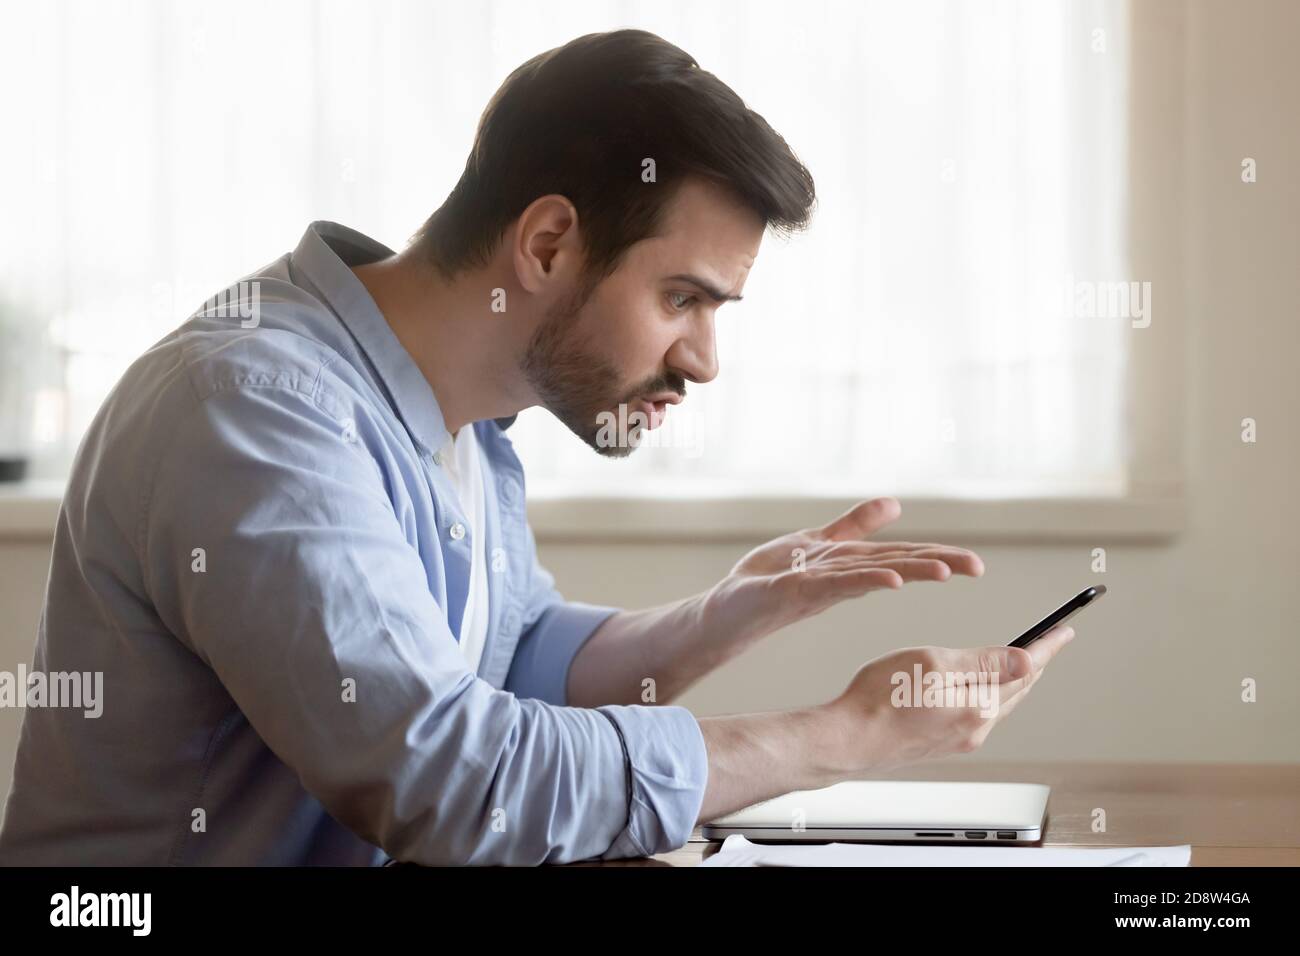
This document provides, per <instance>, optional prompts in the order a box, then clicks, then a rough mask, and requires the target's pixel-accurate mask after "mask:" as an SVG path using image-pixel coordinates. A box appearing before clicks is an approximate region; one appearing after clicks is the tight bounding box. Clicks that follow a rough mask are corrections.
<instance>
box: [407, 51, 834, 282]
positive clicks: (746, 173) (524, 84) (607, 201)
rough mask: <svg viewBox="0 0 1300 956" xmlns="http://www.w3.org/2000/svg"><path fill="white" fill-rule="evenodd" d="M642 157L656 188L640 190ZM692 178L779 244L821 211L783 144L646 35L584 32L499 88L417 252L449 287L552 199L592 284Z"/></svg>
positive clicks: (684, 59) (723, 89) (688, 60)
mask: <svg viewBox="0 0 1300 956" xmlns="http://www.w3.org/2000/svg"><path fill="white" fill-rule="evenodd" d="M646 158H652V159H654V161H655V179H656V181H655V182H654V183H646V182H643V181H642V161H643V160H644V159H646ZM689 175H699V176H704V177H708V178H710V179H712V180H714V181H715V182H719V183H721V184H723V185H725V186H727V187H728V188H730V189H731V190H732V192H733V194H734V195H735V196H736V197H737V198H738V199H739V200H740V201H741V202H743V203H744V204H746V205H747V206H749V207H750V208H751V209H753V210H754V211H755V212H756V213H757V214H758V215H759V216H761V217H762V219H763V222H764V225H765V227H769V228H772V229H773V231H775V232H777V233H781V234H789V233H793V232H795V231H798V230H801V229H804V228H805V227H806V226H807V225H808V221H809V219H810V218H811V215H812V207H813V205H814V203H815V201H816V196H815V191H814V186H813V180H812V176H811V175H810V174H809V172H808V170H807V169H806V168H805V167H804V165H803V164H802V163H801V162H799V160H798V159H797V158H796V157H795V155H794V153H793V152H792V151H791V149H790V147H789V146H788V145H787V144H786V142H785V140H784V139H782V138H781V136H780V135H779V134H778V133H776V132H775V131H774V130H773V129H772V127H770V126H769V125H768V124H767V121H766V120H764V119H763V117H761V116H759V115H758V114H757V113H755V112H754V111H753V110H751V109H749V108H748V107H747V106H746V105H745V103H744V101H743V100H741V98H740V97H739V96H737V95H736V94H735V92H733V91H732V90H731V89H730V88H729V87H728V86H727V85H726V84H725V83H723V82H722V81H721V80H719V79H718V78H717V77H716V76H714V75H713V74H712V73H709V72H707V71H705V70H702V69H700V68H699V64H697V63H696V62H695V59H694V58H693V57H692V56H690V54H688V53H686V52H685V51H684V50H681V49H679V48H678V47H676V46H674V45H673V44H671V43H669V42H667V41H666V40H664V39H662V38H660V37H658V36H655V35H654V34H653V33H648V32H646V31H644V30H615V31H613V32H609V33H591V34H588V35H586V36H582V37H578V38H577V39H576V40H572V41H570V42H569V43H566V44H565V45H564V46H561V47H556V48H555V49H553V50H549V51H547V52H546V53H542V54H540V55H538V56H535V57H533V58H532V59H531V60H529V61H528V62H527V63H525V64H523V65H522V66H520V67H519V68H518V69H516V70H515V71H514V72H513V73H511V74H510V76H509V77H507V78H506V81H505V82H504V83H502V84H501V88H500V89H498V90H497V92H496V94H495V95H494V96H493V97H492V100H491V101H490V102H489V103H488V105H487V108H486V109H485V110H484V111H483V115H482V117H481V118H480V120H479V125H478V132H477V134H476V136H475V138H474V147H473V149H472V150H471V151H470V155H469V159H468V161H467V162H466V163H465V171H464V173H462V174H461V177H460V181H459V182H458V183H457V184H456V187H455V188H454V189H453V190H452V191H451V195H449V196H448V197H447V200H446V202H444V203H443V204H442V206H441V208H439V209H438V211H437V212H435V213H434V214H433V215H432V216H430V217H429V219H428V220H427V221H426V222H425V223H424V225H423V226H422V227H421V228H420V230H419V232H417V233H416V234H415V236H414V237H413V239H412V241H413V242H414V243H415V246H416V248H417V249H419V250H420V251H421V252H422V253H423V254H424V256H425V258H426V259H427V260H428V261H429V262H430V263H431V264H432V265H433V266H434V267H435V268H437V269H438V270H439V272H441V273H442V275H443V276H444V277H446V278H447V279H450V278H452V277H454V276H455V275H456V274H457V273H459V272H460V271H462V270H464V269H466V268H471V267H475V266H483V265H485V264H486V263H487V262H488V261H489V259H490V258H491V256H492V253H493V251H494V250H495V248H496V246H497V243H498V242H499V241H500V239H501V237H502V235H503V234H504V232H505V230H506V228H507V227H508V226H509V225H510V223H512V222H513V221H514V220H515V219H516V218H518V216H519V215H520V213H522V212H523V211H524V209H525V208H526V207H527V206H528V204H529V203H531V202H532V201H533V200H534V199H536V198H537V197H539V196H545V195H548V194H551V193H558V194H560V195H562V196H565V197H567V198H568V199H569V201H570V202H572V203H573V205H574V207H575V208H576V209H577V212H578V223H579V228H580V229H581V232H582V236H583V239H584V241H585V247H586V249H585V251H586V263H585V269H584V276H585V278H586V280H587V282H590V283H592V284H595V283H599V281H600V280H601V279H603V278H605V277H606V276H608V275H609V274H610V273H612V272H613V271H614V270H615V269H616V268H617V267H618V264H619V262H620V261H621V259H622V256H623V253H624V252H625V251H626V250H627V249H628V247H629V246H631V245H633V244H634V243H636V242H638V241H640V240H642V239H646V238H649V237H651V236H653V235H655V234H656V232H657V231H658V229H659V227H660V223H661V218H662V213H663V210H664V208H665V206H666V204H667V203H668V201H669V200H670V199H671V198H672V196H673V195H674V193H675V192H676V187H678V186H680V184H681V183H682V181H683V180H684V179H685V178H686V177H687V176H689Z"/></svg>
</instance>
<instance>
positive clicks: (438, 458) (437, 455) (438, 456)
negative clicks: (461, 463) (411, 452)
mask: <svg viewBox="0 0 1300 956" xmlns="http://www.w3.org/2000/svg"><path fill="white" fill-rule="evenodd" d="M429 458H430V459H431V460H432V461H433V463H434V464H435V465H437V466H438V467H439V468H441V467H442V452H441V451H435V452H434V453H433V454H432V455H430V456H429Z"/></svg>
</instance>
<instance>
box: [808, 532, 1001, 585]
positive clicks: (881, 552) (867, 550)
mask: <svg viewBox="0 0 1300 956" xmlns="http://www.w3.org/2000/svg"><path fill="white" fill-rule="evenodd" d="M825 554H826V557H828V558H829V557H832V556H833V557H841V556H848V555H862V556H865V557H871V558H875V559H877V560H886V559H889V558H932V559H935V560H938V561H942V562H944V563H945V564H947V565H948V567H950V568H952V570H953V572H954V573H955V574H966V575H970V576H971V577H976V578H977V577H979V576H980V575H981V574H983V573H984V561H983V560H982V559H981V558H980V556H979V555H978V554H976V553H975V552H974V551H969V550H967V549H966V548H955V547H953V546H951V545H946V544H934V545H930V544H915V545H914V544H909V543H908V542H906V541H890V542H882V543H877V542H874V541H843V542H840V543H839V544H835V545H833V546H832V547H830V548H828V549H827V550H826V552H825Z"/></svg>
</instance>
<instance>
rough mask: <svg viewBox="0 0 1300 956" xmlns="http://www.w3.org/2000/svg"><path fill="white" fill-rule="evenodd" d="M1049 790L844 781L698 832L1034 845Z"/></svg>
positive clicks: (715, 836) (714, 836) (772, 838)
mask: <svg viewBox="0 0 1300 956" xmlns="http://www.w3.org/2000/svg"><path fill="white" fill-rule="evenodd" d="M1050 792H1051V788H1050V787H1048V786H1046V785H1044V784H1039V783H984V782H978V783H976V782H969V783H957V782H947V781H938V780H925V781H909V780H846V781H844V782H843V783H837V784H835V785H833V786H830V787H825V788H823V789H821V790H796V791H794V792H793V793H787V794H784V795H783V796H779V797H775V798H773V799H771V800H764V801H763V802H762V803H756V804H754V805H753V806H749V807H746V808H744V809H743V810H738V811H736V812H735V813H730V814H727V815H726V816H723V817H719V818H718V819H716V820H711V821H709V822H708V823H706V824H704V826H703V827H702V828H701V830H702V832H703V834H704V838H705V839H706V840H725V839H726V838H727V837H729V836H731V835H732V834H735V833H739V834H740V835H741V836H743V837H745V838H746V839H747V840H753V841H759V842H761V841H768V842H782V843H820V842H827V841H836V842H845V841H854V840H857V841H866V842H873V843H875V842H888V843H896V842H899V843H981V844H1000V845H1010V844H1018V843H1038V842H1040V841H1041V840H1042V838H1043V825H1044V823H1045V822H1046V819H1047V796H1048V794H1049V793H1050Z"/></svg>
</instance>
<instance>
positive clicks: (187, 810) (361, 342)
mask: <svg viewBox="0 0 1300 956" xmlns="http://www.w3.org/2000/svg"><path fill="white" fill-rule="evenodd" d="M392 254H393V253H392V252H391V250H389V249H387V248H386V247H384V246H383V245H381V244H379V243H377V242H375V241H373V240H371V239H369V238H367V237H365V236H363V235H361V234H360V233H357V232H355V231H353V230H351V229H348V228H345V227H343V226H340V225H337V224H334V223H329V222H316V223H313V224H312V225H311V226H310V227H308V229H307V231H306V232H305V233H304V235H303V237H302V240H301V241H300V242H299V244H298V246H297V248H296V249H295V250H294V251H293V252H292V253H290V254H287V255H285V256H283V257H281V258H280V259H278V260H276V261H275V262H273V263H271V264H270V265H269V266H267V267H266V268H264V269H262V270H259V271H258V272H257V273H255V274H254V275H251V276H249V277H247V278H246V279H244V280H241V281H240V282H239V283H236V284H235V285H234V286H232V287H231V289H230V290H228V291H227V292H226V293H223V294H222V295H220V296H217V297H215V298H214V299H213V300H210V301H209V303H207V306H206V307H205V308H204V309H203V310H201V311H200V312H198V313H196V314H195V315H194V316H193V317H191V318H190V319H189V320H188V321H187V322H186V323H185V324H184V325H182V326H181V327H180V328H179V329H177V330H176V331H175V332H173V333H172V334H171V335H169V336H167V337H166V338H164V339H163V340H162V341H160V342H159V343H158V344H157V345H155V346H154V347H153V348H151V349H150V350H149V351H148V352H146V353H145V354H144V355H143V356H142V357H141V358H140V359H138V360H137V361H136V362H135V363H134V364H133V365H132V366H131V368H130V369H129V370H128V371H127V373H126V374H125V376H124V377H123V379H122V380H121V382H119V383H118V385H117V386H116V387H115V388H114V390H113V391H112V393H111V394H110V396H109V397H108V399H107V400H106V401H105V403H104V406H103V407H102V408H101V409H100V411H99V413H98V415H97V416H96V418H95V420H94V422H93V424H92V425H91V427H90V430H89V432H88V433H87V434H86V436H85V438H84V440H83V441H82V444H81V447H80V449H79V450H78V453H77V458H76V462H75V465H74V468H73V472H72V476H71V479H70V481H69V484H68V488H67V493H66V495H65V497H64V501H63V505H62V508H61V509H60V512H59V519H58V527H57V531H56V536H55V542H54V551H53V559H52V564H51V567H50V580H49V588H48V593H47V596H46V602H45V608H44V613H43V615H42V619H41V625H40V632H39V635H38V638H37V643H36V652H35V658H34V662H33V669H34V670H37V671H41V672H44V673H46V674H53V673H70V672H81V673H83V674H84V673H94V672H102V675H103V678H102V679H103V690H102V695H103V701H102V714H101V715H100V716H99V717H88V716H86V713H85V712H84V711H83V710H82V709H77V708H67V707H63V708H55V707H29V708H28V709H26V710H25V712H24V715H23V725H22V734H21V739H20V743H19V748H18V756H17V760H16V763H15V768H14V782H13V789H12V791H11V793H10V795H9V800H8V803H7V805H6V814H5V819H4V826H3V830H2V831H0V863H4V864H361V865H374V864H381V863H383V862H385V859H386V854H387V855H388V856H391V857H393V858H395V859H399V860H404V861H412V862H418V863H426V864H459V863H471V864H492V863H497V864H535V863H542V862H565V861H570V860H579V859H588V858H593V857H601V858H619V857H631V856H642V855H648V854H653V853H659V852H664V851H667V850H669V849H673V848H676V847H678V846H681V845H682V844H683V843H685V842H686V840H687V839H688V838H689V836H690V833H691V830H692V828H693V826H694V824H695V820H696V817H697V815H698V813H699V808H700V805H701V803H702V801H703V795H704V786H705V783H706V779H707V773H708V762H707V754H706V750H705V746H704V739H703V736H702V735H701V733H700V728H699V725H698V723H697V722H696V720H695V718H694V716H693V715H692V714H691V713H690V711H688V710H686V709H685V708H683V707H673V706H616V705H611V706H605V707H599V708H595V709H587V708H579V707H569V706H566V703H565V680H566V676H567V674H568V670H569V665H570V662H571V661H572V660H573V658H574V656H575V655H576V654H577V652H578V650H579V649H580V648H581V647H582V644H583V642H584V641H585V640H586V639H587V638H588V637H590V635H591V634H592V632H593V631H594V630H595V629H596V627H598V626H599V625H600V623H601V622H602V621H604V620H605V618H606V617H608V616H609V615H610V614H612V613H614V611H615V610H616V609H615V608H612V607H604V606H598V605H590V604H581V603H576V602H566V601H565V600H564V599H563V598H562V596H561V595H560V593H559V592H558V591H557V590H556V588H555V584H554V579H553V578H552V576H551V575H550V574H549V573H548V572H547V571H546V570H545V569H544V568H543V567H541V566H540V565H539V564H538V561H537V557H536V549H535V545H534V540H533V536H532V533H531V531H530V529H529V527H528V524H527V520H526V517H525V513H524V475H523V470H522V468H521V466H520V463H519V460H518V458H517V457H516V455H515V453H514V450H513V448H512V446H511V442H510V440H509V438H508V437H506V435H505V429H506V428H507V427H508V426H509V424H510V422H511V421H513V419H501V420H495V421H491V420H485V421H480V422H476V423H474V425H473V426H472V427H473V428H474V429H475V432H476V436H477V438H478V440H479V445H480V449H481V452H480V463H481V469H482V476H483V484H484V488H485V490H486V505H487V515H486V527H485V528H484V529H483V533H485V534H486V535H487V537H486V539H485V545H486V547H485V549H484V553H485V554H486V555H487V556H488V561H489V572H488V573H489V602H488V603H489V613H490V621H489V627H488V635H487V639H486V647H485V650H484V653H483V656H482V660H481V662H480V666H479V670H478V673H477V674H475V673H471V672H470V671H469V669H468V666H467V664H466V662H465V659H464V657H463V656H462V655H461V653H460V651H459V649H458V647H457V644H456V640H457V639H456V635H457V634H458V633H459V632H460V626H459V625H460V619H461V616H462V613H463V610H464V606H465V599H466V594H467V590H468V586H469V577H470V563H469V562H470V555H471V553H472V549H471V545H472V538H471V535H472V534H473V533H477V531H478V529H470V528H467V524H468V522H467V521H466V519H465V516H464V513H463V512H462V511H461V510H460V505H459V502H458V500H457V498H456V495H455V492H454V489H453V488H452V485H451V483H450V482H449V481H448V479H447V477H446V476H445V475H444V474H443V473H442V470H441V469H440V467H439V466H438V464H437V463H436V461H435V460H434V452H435V451H436V450H438V449H440V448H441V447H442V446H443V445H444V444H445V443H446V441H447V438H448V433H447V430H446V427H445V426H444V423H443V419H442V415H441V412H440V411H439V408H438V402H437V400H436V399H435V398H434V394H433V391H432V389H431V388H430V386H429V383H428V381H427V380H426V379H425V378H424V376H423V375H422V374H421V372H420V371H419V369H418V368H417V367H416V365H415V363H414V361H413V360H412V359H411V357H410V355H409V354H408V353H407V352H406V351H405V349H403V347H402V346H401V344H400V343H399V341H398V340H397V338H396V336H394V335H393V333H392V330H391V329H390V328H389V327H388V324H387V322H386V321H385V320H384V318H383V316H382V314H381V313H380V312H379V310H378V307H377V306H376V305H375V302H374V300H373V299H372V298H371V297H370V295H369V294H368V293H367V291H366V289H365V287H364V285H362V284H361V282H360V281H359V280H358V279H357V278H356V276H355V275H354V274H353V273H352V272H351V271H350V270H349V268H348V267H349V266H351V265H357V264H361V263H365V262H372V261H375V260H378V259H381V258H385V257H387V256H390V255H392ZM647 676H653V675H647Z"/></svg>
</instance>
